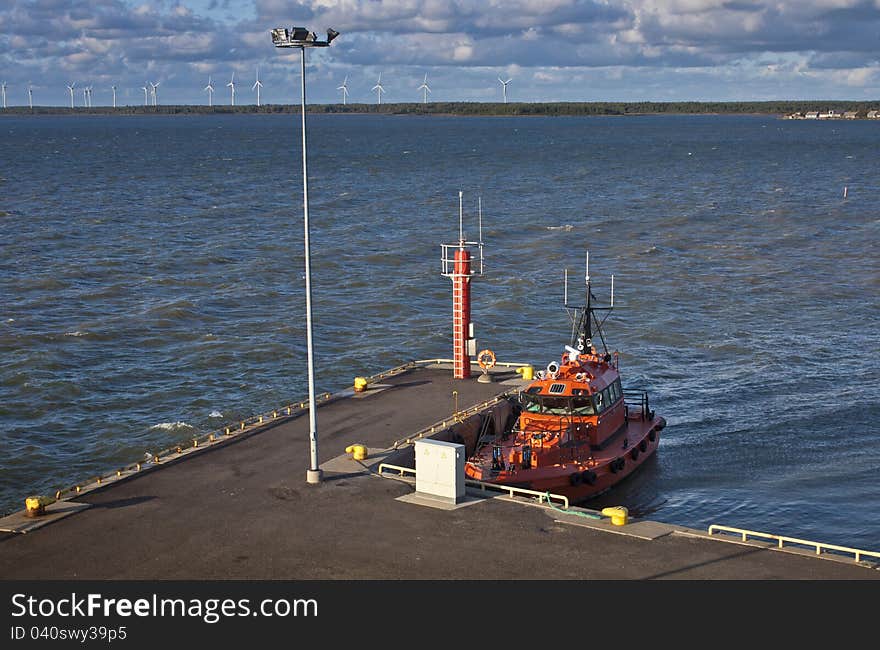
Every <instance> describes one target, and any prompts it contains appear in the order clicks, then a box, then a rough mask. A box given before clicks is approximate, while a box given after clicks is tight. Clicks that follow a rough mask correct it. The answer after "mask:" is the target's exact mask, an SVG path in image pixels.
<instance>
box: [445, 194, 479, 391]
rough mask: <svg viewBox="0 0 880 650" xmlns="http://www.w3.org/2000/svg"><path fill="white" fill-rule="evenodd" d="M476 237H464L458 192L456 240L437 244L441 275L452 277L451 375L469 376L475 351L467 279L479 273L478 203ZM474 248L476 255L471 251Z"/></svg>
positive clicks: (462, 214) (469, 279)
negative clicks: (439, 253) (468, 238)
mask: <svg viewBox="0 0 880 650" xmlns="http://www.w3.org/2000/svg"><path fill="white" fill-rule="evenodd" d="M478 213H479V232H480V236H479V240H478V241H467V240H465V237H464V212H463V208H462V192H459V193H458V243H456V244H441V245H440V246H441V249H442V251H441V262H442V264H443V275H444V276H445V277H447V278H451V279H452V360H453V375H452V376H453V377H454V378H455V379H467V378H469V377H470V376H471V357H473V356H476V354H477V340H476V339H475V338H474V324H473V323H472V322H471V278H472V277H474V276H475V275H483V205H482V200H480V201H479V202H478ZM472 249H475V252H476V253H477V256H474V255H473V254H472Z"/></svg>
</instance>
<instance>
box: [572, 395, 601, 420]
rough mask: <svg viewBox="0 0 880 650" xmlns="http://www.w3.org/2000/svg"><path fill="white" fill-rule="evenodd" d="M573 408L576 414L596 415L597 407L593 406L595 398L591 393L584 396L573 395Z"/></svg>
mask: <svg viewBox="0 0 880 650" xmlns="http://www.w3.org/2000/svg"><path fill="white" fill-rule="evenodd" d="M571 410H572V412H573V413H574V414H575V415H595V414H596V409H595V408H594V407H593V400H592V398H590V396H589V395H584V396H583V397H573V398H572V399H571Z"/></svg>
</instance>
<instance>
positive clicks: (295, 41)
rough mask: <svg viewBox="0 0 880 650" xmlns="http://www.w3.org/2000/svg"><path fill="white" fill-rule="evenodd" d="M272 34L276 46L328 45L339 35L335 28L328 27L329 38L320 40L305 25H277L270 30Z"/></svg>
mask: <svg viewBox="0 0 880 650" xmlns="http://www.w3.org/2000/svg"><path fill="white" fill-rule="evenodd" d="M269 33H270V34H272V43H273V44H274V45H275V47H327V46H328V45H330V42H331V41H332V40H333V39H334V38H336V37H337V36H339V32H337V31H336V30H335V29H330V28H328V29H327V40H326V41H319V40H318V35H317V34H315V32H310V31H309V30H308V29H306V28H305V27H291V28H290V29H288V28H287V27H276V28H275V29H273V30H270V32H269Z"/></svg>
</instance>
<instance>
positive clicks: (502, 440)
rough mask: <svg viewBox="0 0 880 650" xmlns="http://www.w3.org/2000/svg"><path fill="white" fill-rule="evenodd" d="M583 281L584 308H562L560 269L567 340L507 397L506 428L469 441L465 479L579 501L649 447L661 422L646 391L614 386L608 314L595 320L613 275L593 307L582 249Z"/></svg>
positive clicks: (630, 468)
mask: <svg viewBox="0 0 880 650" xmlns="http://www.w3.org/2000/svg"><path fill="white" fill-rule="evenodd" d="M586 286H587V288H586V300H585V305H584V306H583V307H571V306H569V305H568V282H567V273H566V289H565V294H566V300H565V308H566V310H567V311H568V312H569V316H570V317H571V320H572V340H571V344H570V345H567V346H565V352H564V353H563V355H562V358H561V360H560V361H559V362H556V361H553V362H551V363H550V364H548V365H547V369H546V370H542V371H540V372H538V373H537V375H536V378H535V380H534V381H532V382H530V383H529V384H528V385H527V386H525V387H524V388H523V389H522V390H520V391H519V394H518V395H517V396H516V398H512V399H514V400H515V408H516V409H517V412H518V416H517V417H515V418H513V420H514V421H515V424H514V426H513V428H512V429H511V430H508V431H503V432H501V433H499V434H492V435H490V436H487V437H482V438H480V439H479V440H478V441H477V444H476V449H475V452H474V454H473V455H472V456H471V457H470V458H469V459H468V461H467V463H466V464H465V472H466V474H467V475H468V477H469V478H472V479H477V480H481V481H487V482H490V483H498V484H503V485H512V486H517V487H524V488H528V489H531V490H538V491H541V492H551V493H554V494H561V495H565V496H567V497H568V498H569V499H571V500H572V501H581V500H584V499H587V498H590V497H593V496H595V495H597V494H599V493H601V492H604V491H605V490H608V489H609V488H611V487H612V486H613V485H615V484H616V483H618V482H620V481H621V480H622V479H623V478H625V477H626V476H628V475H630V474H631V473H633V472H634V471H636V470H637V469H638V468H639V467H640V466H641V465H642V463H644V462H645V460H646V459H647V458H648V457H650V456H651V454H653V453H654V451H656V449H657V445H658V444H659V443H660V431H661V430H662V429H663V428H664V427H665V426H666V420H664V419H663V418H662V417H659V416H657V415H655V413H654V411H652V410H651V408H650V406H649V402H648V393H647V391H644V390H625V389H624V388H623V387H622V384H621V381H620V371H619V364H618V355H617V353H616V352H615V353H614V354H611V353H609V351H608V348H607V346H606V345H605V336H604V333H603V331H602V325H603V324H604V322H605V319H606V318H607V316H608V314H607V313H605V314H604V317H603V318H602V319H601V320H600V319H599V314H600V312H610V311H611V310H612V309H613V308H614V277H613V276H612V278H611V303H610V305H609V306H605V307H597V306H595V305H594V302H595V300H596V298H595V296H594V295H593V293H592V288H591V283H590V273H589V254H587V273H586ZM595 335H598V338H599V343H600V344H601V346H602V350H601V351H600V350H598V349H597V348H596V346H595V344H594V343H595V342H594V336H595Z"/></svg>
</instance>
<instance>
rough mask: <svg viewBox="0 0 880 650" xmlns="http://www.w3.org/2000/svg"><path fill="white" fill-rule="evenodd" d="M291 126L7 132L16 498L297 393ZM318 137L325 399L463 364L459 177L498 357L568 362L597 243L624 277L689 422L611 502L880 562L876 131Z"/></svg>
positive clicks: (472, 121) (2, 334) (25, 124)
mask: <svg viewBox="0 0 880 650" xmlns="http://www.w3.org/2000/svg"><path fill="white" fill-rule="evenodd" d="M297 119H298V118H295V117H294V116H264V115H252V116H248V115H232V116H187V117H165V116H155V117H153V116H140V117H134V116H129V117H118V118H114V117H34V118H26V117H5V118H3V119H0V144H2V151H3V158H2V163H0V233H2V236H0V511H10V510H14V509H17V508H19V507H20V505H21V499H22V498H23V497H24V496H25V495H26V494H28V493H32V492H40V491H47V490H54V489H56V488H58V487H65V486H67V485H69V484H71V483H72V482H74V481H76V480H78V479H82V478H84V477H88V476H90V475H94V474H95V473H97V472H100V471H105V470H110V469H113V468H115V467H117V466H119V465H121V464H123V463H128V462H132V461H134V460H137V459H139V458H141V457H142V456H143V455H144V453H145V452H148V451H156V450H159V449H162V448H165V447H168V446H169V445H171V444H174V443H176V442H178V441H181V440H186V439H189V438H190V437H191V436H192V435H193V434H194V433H197V432H204V431H209V430H214V429H216V428H218V427H220V426H222V425H223V424H224V423H226V422H234V421H237V420H239V419H240V418H241V417H242V416H247V415H251V414H254V413H257V412H263V411H265V410H269V409H271V408H273V407H274V406H277V405H280V404H284V403H287V402H289V401H290V400H292V399H296V398H301V397H303V396H305V395H306V393H307V388H306V379H305V375H306V365H305V326H304V291H303V245H302V237H303V234H302V206H301V187H302V186H301V176H300V173H301V171H300V158H299V156H300V147H299V130H298V121H297ZM309 145H310V149H309V171H310V177H311V178H310V207H311V219H312V262H313V285H314V315H315V337H316V366H317V372H318V374H317V385H318V386H317V387H318V390H329V391H334V390H339V389H341V388H344V387H347V386H348V385H350V382H351V379H352V377H354V376H355V375H363V374H370V373H373V372H377V371H380V370H383V369H386V368H389V367H391V366H394V365H397V364H399V363H402V362H405V361H408V360H411V359H417V358H432V357H437V356H445V357H448V356H450V355H451V340H450V339H451V334H450V330H451V326H450V311H451V295H450V293H451V292H450V285H449V281H448V280H447V279H445V278H443V277H441V275H440V262H439V258H440V250H439V244H440V243H442V242H451V241H454V240H456V239H457V232H458V191H459V190H463V191H464V192H465V206H466V216H465V229H466V233H465V234H466V235H467V236H468V237H469V238H470V237H473V236H475V235H476V217H475V206H476V202H477V197H478V196H481V197H482V202H483V238H484V240H485V242H486V249H485V252H486V260H485V268H484V271H485V274H484V276H483V277H482V278H480V279H478V280H476V281H475V284H474V289H473V294H474V308H473V318H474V321H475V325H476V331H477V336H478V339H479V345H480V346H481V347H490V348H492V349H493V350H494V351H495V352H496V354H497V355H498V357H499V359H502V360H516V361H530V362H533V363H535V364H536V365H538V366H543V365H545V364H546V363H547V362H549V361H550V360H553V359H556V358H558V356H559V354H560V353H561V351H562V346H563V345H564V344H565V343H567V342H568V336H569V324H568V320H567V317H566V314H565V312H564V310H563V309H562V307H561V304H562V271H563V268H565V267H568V268H569V269H570V270H571V271H572V277H573V278H574V277H577V276H578V275H582V274H581V270H582V268H583V257H584V251H585V250H586V249H587V248H589V249H590V251H591V272H592V275H593V276H594V280H595V281H596V284H595V289H596V292H597V293H598V294H599V295H600V296H601V295H603V293H604V295H607V288H608V286H607V278H608V276H609V275H610V274H612V273H613V274H614V276H615V304H616V309H615V311H614V312H613V314H612V316H611V317H610V319H609V320H608V322H607V324H606V334H607V336H608V339H609V344H610V346H611V347H612V348H617V349H619V350H620V351H621V368H622V372H623V373H624V384H625V385H626V386H628V387H641V388H647V389H648V390H649V391H650V393H651V399H652V404H653V405H654V407H655V408H656V410H657V411H658V412H659V413H660V414H662V415H664V416H665V417H666V419H667V421H668V423H669V426H668V427H667V429H666V430H665V431H664V436H663V439H662V444H661V447H660V451H659V453H658V454H657V456H656V458H654V459H652V460H651V461H650V462H649V463H648V464H646V465H645V466H644V468H643V469H642V470H641V471H640V472H639V473H637V474H636V475H635V476H633V477H632V478H631V479H628V480H627V481H626V482H624V483H623V484H621V485H620V486H618V487H617V488H616V489H615V490H613V491H612V492H611V493H609V494H608V495H605V496H603V497H601V498H600V505H601V504H602V503H615V504H618V503H622V504H625V505H628V506H629V507H630V508H631V510H633V511H634V512H635V513H636V514H650V516H651V517H652V518H654V519H657V520H661V521H669V522H673V523H679V524H684V525H689V526H695V527H701V528H702V527H705V526H707V525H708V524H710V523H722V524H728V525H735V526H743V527H747V528H751V529H757V530H766V531H769V532H776V533H781V534H787V535H792V536H797V537H805V538H807V539H816V540H819V541H825V542H831V543H842V544H847V545H853V546H857V547H862V548H867V549H873V550H877V549H880V479H878V468H880V427H878V425H877V421H878V417H880V405H878V398H880V363H878V361H880V359H878V349H880V334H878V325H877V324H878V322H880V298H878V296H880V262H878V253H877V250H878V243H880V192H878V190H880V180H878V174H880V171H878V167H877V158H876V152H877V151H878V150H880V123H873V122H867V121H857V122H834V123H830V122H804V121H791V122H789V121H783V120H777V119H775V118H772V117H743V116H736V117H728V116H664V117H651V116H646V117H627V118H534V117H533V118H476V117H474V118H454V117H429V118H428V117H417V116H413V117H391V116H351V115H347V116H312V117H310V118H309ZM844 187H846V188H847V197H846V199H844V198H843V190H844ZM570 289H571V290H572V291H574V281H572V284H571V286H570Z"/></svg>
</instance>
